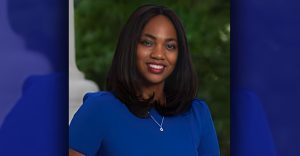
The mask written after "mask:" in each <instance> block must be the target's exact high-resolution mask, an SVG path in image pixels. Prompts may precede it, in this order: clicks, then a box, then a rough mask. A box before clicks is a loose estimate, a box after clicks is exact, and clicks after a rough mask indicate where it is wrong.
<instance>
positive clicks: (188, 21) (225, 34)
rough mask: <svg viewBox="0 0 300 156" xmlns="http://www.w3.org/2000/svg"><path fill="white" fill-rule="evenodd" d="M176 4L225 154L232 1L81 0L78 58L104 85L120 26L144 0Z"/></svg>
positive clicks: (87, 73) (202, 95) (77, 16)
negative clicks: (230, 9) (230, 10)
mask: <svg viewBox="0 0 300 156" xmlns="http://www.w3.org/2000/svg"><path fill="white" fill-rule="evenodd" d="M146 3H154V4H161V5H165V6H168V7H170V8H171V9H173V10H174V11H175V12H176V13H177V15H178V16H179V17H180V18H181V20H182V22H183V24H184V26H185V29H186V33H187V38H188V44H189V48H190V51H191V54H192V58H193V63H194V66H195V68H196V70H197V73H198V77H199V82H200V90H199V94H198V97H200V98H201V99H205V100H206V101H207V103H208V104H209V107H210V109H211V112H212V116H213V119H214V123H215V127H216V130H217V133H218V137H219V144H220V147H221V155H230V148H229V146H230V99H229V97H230V96H229V95H230V88H229V87H230V84H229V82H230V42H229V41H230V29H229V28H230V15H229V8H230V5H229V4H230V1H229V0H219V1H217V0H178V1H174V0H165V1H163V2H159V1H143V0H130V1H125V0H123V1H122V0H110V1H103V0H84V1H80V0H77V1H76V3H75V4H76V6H75V25H76V26H75V29H76V61H77V65H78V68H79V69H80V70H81V71H83V72H84V73H85V76H86V78H87V79H91V80H93V81H95V82H96V83H97V84H98V86H99V87H100V88H104V85H105V77H106V73H107V70H108V68H109V66H110V63H111V60H112V57H113V53H114V50H115V48H116V44H117V40H118V36H119V33H120V31H121V27H122V26H123V25H124V24H125V22H126V20H127V18H128V17H129V15H130V14H131V13H132V12H133V11H134V10H135V9H136V8H137V7H138V6H140V5H142V4H146Z"/></svg>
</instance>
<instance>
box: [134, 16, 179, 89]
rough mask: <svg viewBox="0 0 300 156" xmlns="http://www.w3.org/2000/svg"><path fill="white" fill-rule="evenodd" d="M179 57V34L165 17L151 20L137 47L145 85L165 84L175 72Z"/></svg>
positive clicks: (137, 57)
mask: <svg viewBox="0 0 300 156" xmlns="http://www.w3.org/2000/svg"><path fill="white" fill-rule="evenodd" d="M177 56H178V43H177V34H176V30H175V28H174V26H173V24H172V22H171V21H170V20H169V19H168V18H167V17H166V16H163V15H158V16H155V17H153V18H151V19H150V20H149V21H148V23H147V24H146V25H145V27H144V29H143V31H142V34H141V37H140V40H139V43H138V45H137V55H136V59H137V60H136V62H137V69H138V71H139V74H140V75H141V77H142V79H143V80H144V83H145V85H158V84H162V85H163V84H164V81H165V79H166V78H167V77H168V76H169V75H170V74H171V73H172V72H173V70H174V68H175V66H176V61H177Z"/></svg>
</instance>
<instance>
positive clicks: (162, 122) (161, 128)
mask: <svg viewBox="0 0 300 156" xmlns="http://www.w3.org/2000/svg"><path fill="white" fill-rule="evenodd" d="M148 114H149V115H150V117H151V119H152V120H153V121H154V122H155V123H156V124H157V125H158V126H159V127H160V128H159V130H160V131H161V132H163V131H164V128H163V124H164V119H165V117H164V116H163V117H162V120H161V123H160V124H159V123H158V122H157V121H156V120H155V118H154V117H153V116H152V115H151V114H150V112H148Z"/></svg>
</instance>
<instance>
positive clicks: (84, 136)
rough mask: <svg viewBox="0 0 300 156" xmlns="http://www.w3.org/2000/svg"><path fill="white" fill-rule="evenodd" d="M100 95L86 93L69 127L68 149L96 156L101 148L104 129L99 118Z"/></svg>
mask: <svg viewBox="0 0 300 156" xmlns="http://www.w3.org/2000/svg"><path fill="white" fill-rule="evenodd" d="M103 98H104V97H103V96H102V93H88V94H86V95H85V96H84V98H83V104H82V106H81V107H80V108H79V110H78V111H77V112H76V113H75V115H74V117H73V119H72V121H71V124H70V127H69V148H70V149H73V150H75V151H77V152H80V153H82V154H84V155H86V156H94V155H96V153H97V151H98V149H99V148H100V146H101V143H102V140H103V136H104V133H105V132H104V129H103V124H104V123H103V121H102V119H103V117H101V110H102V109H103V108H101V105H103V104H102V103H101V102H102V101H103V100H102V99H103Z"/></svg>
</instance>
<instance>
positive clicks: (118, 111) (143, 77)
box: [69, 5, 220, 156]
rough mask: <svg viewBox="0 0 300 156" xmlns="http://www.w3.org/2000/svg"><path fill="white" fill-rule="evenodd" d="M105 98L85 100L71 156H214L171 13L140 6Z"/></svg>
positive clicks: (206, 115) (211, 133)
mask: <svg viewBox="0 0 300 156" xmlns="http://www.w3.org/2000/svg"><path fill="white" fill-rule="evenodd" d="M106 87H107V91H105V92H98V93H89V94H86V95H85V97H84V103H83V105H82V106H81V108H80V109H79V111H78V112H77V113H76V114H75V116H74V118H73V120H72V122H71V125H70V132H69V135H70V136H69V137H70V139H69V147H70V150H69V155H72V156H75V155H87V156H90V155H97V156H148V155H149V156H154V155H155V156H166V155H172V156H202V155H210V156H211V155H219V153H220V152H219V146H218V142H217V137H216V133H215V129H214V126H213V122H212V119H211V115H210V112H209V109H208V107H207V105H206V104H205V103H204V102H203V101H201V100H199V99H195V97H196V93H197V79H196V74H195V72H194V70H193V68H192V63H191V57H190V53H189V50H188V46H187V40H186V36H185V32H184V29H183V26H182V24H181V22H180V20H179V18H178V17H177V16H176V15H175V13H174V12H173V11H171V10H170V9H168V8H166V7H163V6H156V5H143V6H141V7H139V8H138V9H137V10H136V11H135V12H134V13H133V14H132V15H131V16H130V18H129V20H128V21H127V23H126V25H125V26H124V28H123V30H122V32H121V35H120V37H119V41H118V45H117V49H116V51H115V55H114V58H113V62H112V66H111V68H110V70H109V73H108V77H107V86H106Z"/></svg>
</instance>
